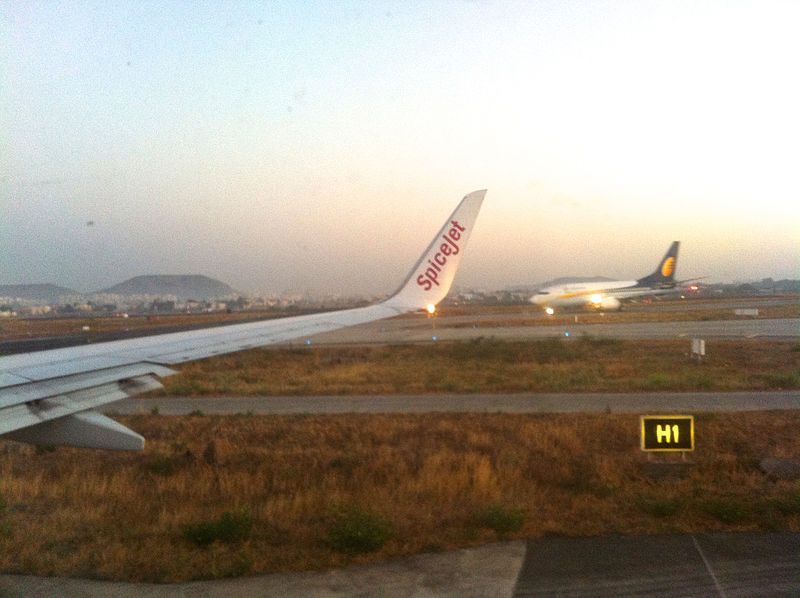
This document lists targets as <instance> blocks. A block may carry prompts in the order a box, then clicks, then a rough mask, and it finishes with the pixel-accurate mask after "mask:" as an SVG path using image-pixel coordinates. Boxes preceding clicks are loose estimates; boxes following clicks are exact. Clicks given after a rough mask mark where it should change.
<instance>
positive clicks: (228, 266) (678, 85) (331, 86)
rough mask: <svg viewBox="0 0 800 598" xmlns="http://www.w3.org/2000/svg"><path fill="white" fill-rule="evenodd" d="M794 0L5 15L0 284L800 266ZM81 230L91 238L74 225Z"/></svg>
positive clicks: (309, 282)
mask: <svg viewBox="0 0 800 598" xmlns="http://www.w3.org/2000/svg"><path fill="white" fill-rule="evenodd" d="M798 30H800V2H795V1H787V2H767V1H763V0H761V1H754V2H735V1H731V0H723V1H719V2H702V1H697V0H692V1H690V2H677V1H675V2H646V1H641V0H636V1H631V2H623V1H619V2H588V1H580V2H578V1H575V2H542V1H540V2H533V1H525V2H520V3H512V2H498V3H494V2H407V1H404V2H396V3H384V2H372V1H371V2H352V3H350V2H330V3H319V2H295V1H290V2H270V3H247V2H208V3H199V2H185V3H181V2H129V3H125V2H97V3H88V2H76V1H74V0H73V1H70V2H64V3H57V2H49V1H48V2H42V3H31V2H14V1H11V2H5V3H3V4H2V5H0V60H2V63H1V64H0V66H1V67H2V68H1V69H0V76H1V77H2V82H1V83H0V100H1V101H2V104H0V106H2V108H0V131H1V132H0V142H1V143H0V208H1V215H0V244H1V247H0V248H1V249H2V256H3V257H2V260H0V283H20V282H53V283H57V284H62V285H65V286H69V287H73V288H77V289H78V290H95V289H97V288H101V287H105V286H108V285H111V284H114V283H116V282H120V281H122V280H123V279H126V278H128V277H130V276H134V275H138V274H151V273H163V274H168V273H202V274H207V275H209V276H213V277H216V278H220V279H221V280H224V281H226V282H228V283H230V284H232V285H233V286H234V287H236V288H239V289H241V290H244V291H260V290H274V291H283V290H288V289H294V290H311V291H314V292H326V291H340V292H354V293H379V292H381V291H389V290H392V289H393V288H394V287H395V286H396V285H397V284H398V283H399V282H400V281H401V280H402V279H403V277H404V276H405V274H406V271H407V270H408V269H409V268H410V267H411V266H412V265H413V263H414V261H415V260H416V258H417V257H418V255H419V253H421V251H422V250H423V248H424V246H425V245H426V244H427V242H428V241H429V239H430V237H431V236H432V235H433V234H434V232H435V231H436V229H437V228H438V227H439V226H440V225H441V224H442V222H443V220H444V218H445V217H446V216H447V215H448V214H449V212H450V211H451V210H452V209H453V207H454V206H455V204H456V202H457V201H458V200H459V199H460V198H461V197H462V196H463V195H465V194H466V193H468V192H470V191H473V190H474V189H481V188H488V189H489V193H488V194H487V197H486V201H485V202H484V208H483V211H482V213H481V216H480V218H479V220H478V224H477V227H476V232H475V235H474V236H473V237H472V240H471V243H470V247H469V248H468V250H467V255H466V258H465V262H464V264H463V266H462V271H461V272H460V274H459V277H458V278H457V280H456V283H457V284H461V285H467V286H478V287H489V288H495V287H501V286H505V285H516V284H526V283H532V282H536V281H541V280H545V279H548V278H552V277H555V276H561V275H596V274H598V275H607V276H614V277H622V278H630V277H638V276H642V275H644V274H647V273H648V272H649V271H650V270H652V269H653V268H654V267H655V265H656V262H657V261H658V259H659V258H660V257H661V255H662V254H663V253H664V252H665V251H666V249H667V246H668V245H669V243H670V242H671V241H672V240H673V239H679V240H681V241H682V242H683V245H682V248H681V255H680V259H679V264H678V276H679V277H680V278H683V277H690V276H701V275H710V276H711V278H712V279H713V280H732V279H749V278H760V277H764V276H773V277H776V278H783V277H800V171H798V167H799V165H800V108H799V107H800V77H798V74H797V69H798V67H797V64H798V57H800V35H798V33H797V32H798ZM88 221H93V222H94V225H93V226H87V222H88Z"/></svg>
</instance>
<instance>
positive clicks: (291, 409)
mask: <svg viewBox="0 0 800 598" xmlns="http://www.w3.org/2000/svg"><path fill="white" fill-rule="evenodd" d="M787 409H800V391H773V392H689V393H676V392H653V393H588V394H572V393H564V394H561V393H542V394H503V395H490V394H482V395H417V396H310V397H301V396H296V397H292V396H289V397H163V398H146V399H136V398H132V399H125V400H122V401H117V402H116V403H110V404H108V405H107V406H106V407H105V413H108V414H120V415H124V414H128V415H130V414H136V413H151V412H153V411H157V412H158V413H159V414H162V415H187V414H190V413H193V412H194V413H196V412H198V411H199V412H202V413H203V414H207V415H212V414H213V415H235V414H244V413H249V414H253V415H299V414H316V415H324V414H328V415H330V414H343V413H372V414H379V413H647V412H650V411H654V412H655V411H665V410H668V411H671V410H678V411H689V412H717V413H720V412H739V411H767V410H787Z"/></svg>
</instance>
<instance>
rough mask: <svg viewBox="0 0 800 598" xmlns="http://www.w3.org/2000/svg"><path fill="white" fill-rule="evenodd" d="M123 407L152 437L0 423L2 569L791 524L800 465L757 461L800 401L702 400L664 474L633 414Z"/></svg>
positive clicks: (331, 562)
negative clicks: (110, 441)
mask: <svg viewBox="0 0 800 598" xmlns="http://www.w3.org/2000/svg"><path fill="white" fill-rule="evenodd" d="M119 419H120V420H121V421H122V422H123V423H124V424H126V425H128V426H130V427H132V428H133V429H135V430H136V431H138V432H140V433H142V434H144V435H145V437H147V439H148V443H147V446H146V449H145V451H144V453H114V452H107V451H86V450H80V449H69V448H58V449H55V451H54V452H50V453H40V452H37V451H36V450H35V449H34V448H33V447H29V446H26V445H20V444H16V443H12V442H0V497H2V499H3V503H2V504H4V505H5V506H4V507H2V508H0V524H2V525H1V526H0V527H1V528H2V530H3V531H2V533H0V546H2V550H0V572H2V573H30V574H37V575H57V576H65V575H71V576H83V577H93V578H102V579H116V580H138V581H157V582H167V581H179V580H189V579H202V578H216V577H226V576H231V575H241V574H256V573H267V572H276V571H293V570H305V569H324V568H329V567H337V566H343V565H345V564H348V563H364V562H370V561H375V560H383V559H387V558H391V557H399V556H402V555H409V554H414V553H418V552H423V551H427V550H434V549H435V550H445V549H453V548H459V547H467V546H474V545H478V544H482V543H486V542H492V541H496V540H497V538H498V537H503V538H526V537H536V536H544V535H553V534H555V535H570V536H576V535H579V536H590V535H596V534H606V533H639V534H642V533H689V532H691V533H694V532H710V531H744V530H750V531H754V530H776V529H777V530H791V531H795V532H800V483H799V482H787V481H775V480H772V479H770V478H769V477H767V476H765V475H764V474H762V473H761V472H760V470H759V469H758V463H759V461H760V460H761V459H762V458H763V457H767V456H772V457H783V458H794V459H800V434H797V429H798V427H800V413H796V412H763V413H752V412H751V413H742V414H715V415H710V414H705V415H704V414H699V415H697V416H696V422H695V426H696V447H697V448H696V451H695V452H694V453H692V454H691V456H690V459H691V460H692V461H693V464H691V465H689V466H687V469H686V471H685V475H683V476H681V477H679V478H670V479H664V480H659V479H656V478H653V477H652V476H651V475H650V474H649V473H648V471H650V469H649V468H648V461H647V460H646V459H645V458H644V455H643V454H642V452H641V451H640V450H639V438H638V434H639V420H638V417H637V416H634V415H621V414H597V415H511V414H424V415H394V416H392V415H373V416H370V415H341V416H281V417H261V416H253V415H250V416H245V415H242V416H227V417H222V416H192V417H164V416H158V417H156V416H151V415H137V416H127V417H120V418H119ZM661 458H663V459H672V458H674V456H672V455H669V456H664V457H661ZM649 465H650V467H652V463H650V464H649Z"/></svg>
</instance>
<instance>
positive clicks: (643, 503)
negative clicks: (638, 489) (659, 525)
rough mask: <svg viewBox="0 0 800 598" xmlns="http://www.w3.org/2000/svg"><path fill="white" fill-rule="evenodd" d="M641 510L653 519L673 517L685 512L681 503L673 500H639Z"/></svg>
mask: <svg viewBox="0 0 800 598" xmlns="http://www.w3.org/2000/svg"><path fill="white" fill-rule="evenodd" d="M637 506H638V507H639V510H641V511H642V512H644V513H647V514H648V515H652V516H653V517H659V518H661V517H672V516H673V515H677V514H678V513H679V512H681V511H682V510H683V505H682V504H681V502H680V501H678V500H675V499H671V498H642V499H640V500H639V502H638V505H637Z"/></svg>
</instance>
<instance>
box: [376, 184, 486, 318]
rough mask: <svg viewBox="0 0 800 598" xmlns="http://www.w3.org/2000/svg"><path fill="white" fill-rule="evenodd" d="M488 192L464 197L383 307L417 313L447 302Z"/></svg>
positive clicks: (484, 191) (483, 191)
mask: <svg viewBox="0 0 800 598" xmlns="http://www.w3.org/2000/svg"><path fill="white" fill-rule="evenodd" d="M485 195H486V189H482V190H480V191H473V192H472V193H470V194H469V195H467V196H465V197H464V199H462V200H461V203H459V204H458V207H456V209H455V211H454V212H453V213H452V214H451V215H450V218H448V219H447V220H446V221H445V223H444V226H442V228H441V230H439V232H438V233H437V234H436V236H435V237H434V238H433V241H431V243H430V245H428V248H427V249H426V250H425V253H423V254H422V256H421V257H420V258H419V260H418V261H417V263H416V264H415V265H414V268H413V269H412V270H411V272H410V273H409V274H408V276H407V277H406V279H405V281H404V282H403V284H402V285H400V288H399V289H398V290H397V291H396V292H395V293H394V294H393V295H392V296H391V297H389V298H388V299H387V300H386V301H384V302H383V305H386V306H388V307H393V308H397V309H401V310H403V311H414V310H417V309H425V308H427V307H428V306H429V305H434V306H435V305H436V304H438V303H439V302H440V301H441V300H442V299H444V298H445V296H446V295H447V292H448V291H449V290H450V286H451V285H452V283H453V279H454V278H455V275H456V270H458V266H459V264H460V263H461V257H462V256H463V255H464V248H465V247H466V245H467V241H468V240H469V237H470V234H471V233H472V229H473V227H474V226H475V220H476V219H477V217H478V212H479V211H480V209H481V204H482V203H483V198H484V196H485Z"/></svg>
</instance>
